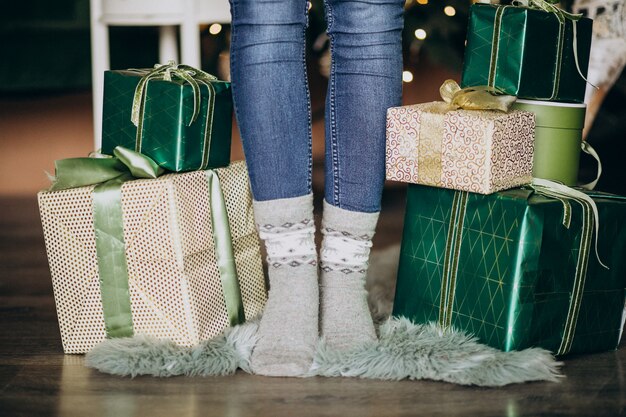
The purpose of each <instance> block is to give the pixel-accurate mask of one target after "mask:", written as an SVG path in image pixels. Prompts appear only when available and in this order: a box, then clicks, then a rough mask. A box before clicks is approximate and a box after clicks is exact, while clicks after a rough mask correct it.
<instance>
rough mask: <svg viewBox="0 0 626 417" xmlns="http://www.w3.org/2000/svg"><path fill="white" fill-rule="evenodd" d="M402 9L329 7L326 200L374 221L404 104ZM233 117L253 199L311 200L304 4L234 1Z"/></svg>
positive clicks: (352, 0) (379, 1)
mask: <svg viewBox="0 0 626 417" xmlns="http://www.w3.org/2000/svg"><path fill="white" fill-rule="evenodd" d="M404 1H405V0H325V8H326V19H327V22H328V35H329V37H330V49H331V59H332V61H331V71H330V80H329V84H328V91H327V95H326V159H325V199H326V201H327V202H328V203H330V204H332V205H334V206H336V207H340V208H343V209H346V210H352V211H360V212H376V211H379V210H380V200H381V195H382V189H383V184H384V178H385V120H386V111H387V108H389V107H392V106H397V105H399V104H400V102H401V96H402V41H401V39H402V38H401V31H402V27H403V5H404ZM231 13H232V33H231V79H232V89H233V99H234V103H235V114H236V117H237V122H238V124H239V129H240V132H241V137H242V141H243V147H244V153H245V156H246V160H247V164H248V169H249V173H250V182H251V186H252V193H253V196H254V198H255V200H258V201H263V200H273V199H278V198H289V197H298V196H302V195H305V194H309V193H311V168H312V155H311V104H310V95H309V87H308V82H307V73H306V62H305V31H306V27H307V24H308V13H307V2H306V0H231Z"/></svg>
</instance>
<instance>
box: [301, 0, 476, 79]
mask: <svg viewBox="0 0 626 417" xmlns="http://www.w3.org/2000/svg"><path fill="white" fill-rule="evenodd" d="M470 4H471V0H407V1H406V3H405V6H404V8H405V14H404V30H403V33H402V39H403V49H404V62H405V67H406V68H410V67H413V66H415V65H416V64H417V63H418V62H419V60H420V59H424V58H425V59H427V60H428V61H429V62H431V63H433V64H435V65H442V66H446V67H448V68H450V69H453V70H458V71H460V70H461V65H462V62H463V51H464V46H465V34H466V30H467V18H468V12H469V6H470ZM325 31H326V23H325V17H324V4H323V0H313V2H312V4H311V9H310V11H309V40H310V42H309V46H310V50H311V53H312V56H313V57H315V56H317V57H319V59H320V60H321V62H320V64H321V68H322V72H324V70H323V68H324V66H325V65H326V63H325V62H324V61H325V60H326V59H327V57H326V56H325V55H327V43H326V42H325V40H326V35H325Z"/></svg>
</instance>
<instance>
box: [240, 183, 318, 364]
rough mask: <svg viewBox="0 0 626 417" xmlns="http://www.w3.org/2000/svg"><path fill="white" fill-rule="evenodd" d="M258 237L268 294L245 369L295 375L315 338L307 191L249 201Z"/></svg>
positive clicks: (315, 307)
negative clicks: (263, 254)
mask: <svg viewBox="0 0 626 417" xmlns="http://www.w3.org/2000/svg"><path fill="white" fill-rule="evenodd" d="M254 215H255V220H256V223H257V226H258V228H259V236H260V237H261V239H262V240H263V242H264V243H265V248H266V250H267V263H268V275H269V281H270V289H269V296H268V300H267V304H266V306H265V310H264V312H263V317H262V318H261V323H260V325H259V333H258V334H259V341H258V343H257V345H256V347H255V349H254V351H253V352H252V358H251V369H252V371H253V372H254V373H256V374H261V375H270V376H300V375H303V374H305V373H306V372H307V371H308V370H309V368H310V366H311V364H312V362H313V354H314V353H315V347H316V344H317V339H318V315H319V287H318V278H317V275H318V274H317V252H316V249H315V239H314V236H315V223H314V219H313V195H312V194H308V195H305V196H302V197H295V198H285V199H279V200H271V201H261V202H258V201H255V202H254Z"/></svg>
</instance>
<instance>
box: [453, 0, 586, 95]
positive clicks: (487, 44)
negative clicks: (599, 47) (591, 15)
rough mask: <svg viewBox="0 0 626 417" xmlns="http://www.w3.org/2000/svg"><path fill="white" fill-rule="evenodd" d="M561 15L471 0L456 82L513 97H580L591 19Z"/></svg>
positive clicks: (584, 86) (583, 90) (583, 88)
mask: <svg viewBox="0 0 626 417" xmlns="http://www.w3.org/2000/svg"><path fill="white" fill-rule="evenodd" d="M562 20H563V22H562V23H561V21H560V20H559V18H558V16H557V14H555V13H548V12H544V11H542V10H535V9H529V8H525V7H519V6H497V5H487V4H474V5H472V7H471V9H470V19H469V27H468V32H467V45H466V49H465V58H464V66H463V74H462V79H461V87H472V86H478V85H488V86H491V87H496V88H498V89H500V90H501V91H503V92H504V93H506V94H510V95H514V96H517V97H519V98H528V99H533V100H548V101H564V102H575V103H582V102H583V100H584V98H585V88H586V82H585V80H584V79H583V77H582V75H584V76H586V75H587V68H588V66H589V52H590V49H591V26H592V21H591V19H588V18H581V19H580V20H578V21H576V22H573V21H572V20H570V19H567V18H563V19H562ZM574 25H575V28H574ZM575 35H576V36H575ZM577 61H578V64H577ZM579 69H580V72H581V73H582V74H581V73H579Z"/></svg>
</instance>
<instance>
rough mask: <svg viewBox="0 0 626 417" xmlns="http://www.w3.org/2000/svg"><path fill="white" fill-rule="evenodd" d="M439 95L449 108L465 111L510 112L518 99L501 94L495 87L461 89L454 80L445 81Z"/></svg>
mask: <svg viewBox="0 0 626 417" xmlns="http://www.w3.org/2000/svg"><path fill="white" fill-rule="evenodd" d="M439 94H441V98H442V99H443V101H445V102H446V103H447V104H448V106H450V107H452V108H455V109H464V110H498V111H501V112H505V113H506V112H508V111H509V109H510V108H511V106H512V105H513V103H515V100H516V99H517V97H515V96H509V95H504V94H501V93H500V91H499V90H498V89H497V88H495V87H492V86H491V87H490V86H476V87H466V88H461V87H460V86H459V84H458V83H457V82H456V81H454V80H445V81H444V82H443V84H442V85H441V87H439Z"/></svg>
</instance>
